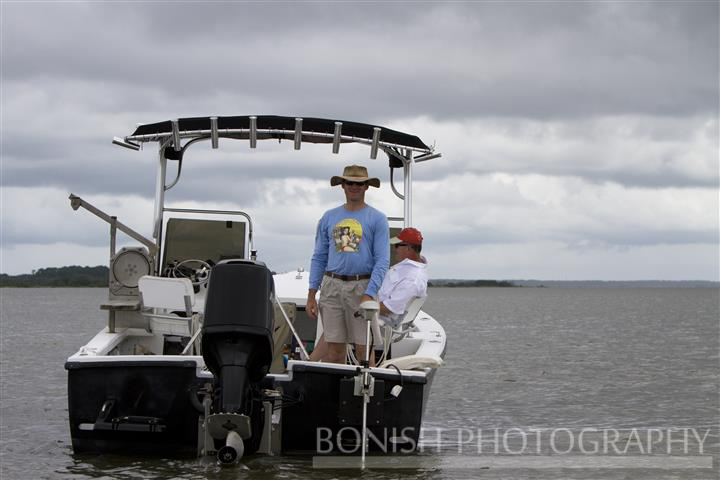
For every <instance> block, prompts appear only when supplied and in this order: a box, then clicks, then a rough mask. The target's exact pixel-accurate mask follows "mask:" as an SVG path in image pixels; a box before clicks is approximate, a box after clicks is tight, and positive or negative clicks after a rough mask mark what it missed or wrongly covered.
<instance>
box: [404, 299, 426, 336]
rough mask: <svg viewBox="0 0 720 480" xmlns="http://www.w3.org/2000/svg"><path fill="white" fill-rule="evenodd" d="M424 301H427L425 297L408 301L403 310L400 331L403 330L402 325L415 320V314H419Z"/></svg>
mask: <svg viewBox="0 0 720 480" xmlns="http://www.w3.org/2000/svg"><path fill="white" fill-rule="evenodd" d="M425 300H427V295H426V296H424V297H412V298H411V299H410V302H409V303H408V305H407V307H406V309H405V315H403V318H402V320H401V321H400V327H399V328H400V329H402V328H403V325H406V324H408V323H410V322H412V321H413V320H415V317H417V314H418V313H419V312H420V309H421V308H422V306H423V304H424V303H425Z"/></svg>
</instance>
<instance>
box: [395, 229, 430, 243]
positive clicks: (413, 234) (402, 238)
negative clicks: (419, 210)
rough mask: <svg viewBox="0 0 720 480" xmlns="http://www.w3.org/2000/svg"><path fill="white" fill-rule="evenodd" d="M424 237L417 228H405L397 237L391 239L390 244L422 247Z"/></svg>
mask: <svg viewBox="0 0 720 480" xmlns="http://www.w3.org/2000/svg"><path fill="white" fill-rule="evenodd" d="M422 241H423V236H422V233H420V230H418V229H417V228H412V227H408V228H403V229H402V230H401V231H400V233H398V234H397V236H396V237H393V238H391V239H390V244H392V245H395V244H396V243H407V244H410V245H422Z"/></svg>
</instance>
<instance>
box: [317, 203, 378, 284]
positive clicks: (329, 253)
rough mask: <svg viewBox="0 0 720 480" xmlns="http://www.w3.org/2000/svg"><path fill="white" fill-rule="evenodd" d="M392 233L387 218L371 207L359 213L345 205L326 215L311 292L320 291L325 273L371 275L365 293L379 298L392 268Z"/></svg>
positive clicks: (320, 229) (319, 231) (321, 223)
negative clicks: (389, 267)
mask: <svg viewBox="0 0 720 480" xmlns="http://www.w3.org/2000/svg"><path fill="white" fill-rule="evenodd" d="M389 232H390V230H389V227H388V221H387V217H386V216H385V215H384V214H383V213H382V212H380V211H379V210H377V209H375V208H373V207H371V206H370V205H365V207H364V208H362V209H361V210H357V211H350V210H346V209H345V206H344V205H341V206H339V207H337V208H333V209H331V210H328V211H327V212H325V214H324V215H323V216H322V218H321V219H320V221H319V222H318V225H317V231H316V233H315V251H314V253H313V256H312V261H311V263H310V288H311V289H315V290H317V289H318V288H319V287H320V282H321V281H322V277H323V275H324V273H325V272H333V273H337V274H339V275H366V274H370V275H371V276H370V282H369V283H368V287H367V290H366V291H365V293H366V294H367V295H370V296H372V297H374V296H376V295H377V292H378V290H379V289H380V285H381V284H382V281H383V277H384V276H385V272H386V271H387V269H388V266H389V264H390V244H389V241H390V237H389Z"/></svg>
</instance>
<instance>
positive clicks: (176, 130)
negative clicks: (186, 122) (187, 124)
mask: <svg viewBox="0 0 720 480" xmlns="http://www.w3.org/2000/svg"><path fill="white" fill-rule="evenodd" d="M172 134H173V148H174V149H175V151H176V152H179V151H180V150H182V145H180V123H179V122H178V120H173V121H172Z"/></svg>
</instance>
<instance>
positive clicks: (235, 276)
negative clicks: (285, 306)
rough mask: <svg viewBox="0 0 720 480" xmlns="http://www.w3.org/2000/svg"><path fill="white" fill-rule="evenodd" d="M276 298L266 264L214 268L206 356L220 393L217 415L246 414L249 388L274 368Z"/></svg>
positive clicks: (238, 263) (234, 263)
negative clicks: (223, 413)
mask: <svg viewBox="0 0 720 480" xmlns="http://www.w3.org/2000/svg"><path fill="white" fill-rule="evenodd" d="M274 294H275V293H274V282H273V277H272V273H271V272H270V270H268V268H267V267H266V266H265V264H264V263H262V262H257V261H249V260H224V261H222V262H219V263H218V264H217V265H215V266H214V267H213V270H212V274H211V276H210V282H209V284H208V292H207V297H206V300H205V315H204V323H203V328H202V355H203V358H204V360H205V364H206V365H207V367H208V368H209V369H210V371H211V372H212V373H213V375H214V376H215V383H216V386H217V387H219V389H220V392H221V395H220V398H219V399H216V403H215V406H216V411H221V412H227V413H246V411H247V410H248V407H249V405H247V403H248V402H247V400H248V396H249V390H250V387H251V385H252V384H256V383H258V382H260V381H261V380H262V379H263V377H265V375H266V374H267V372H268V370H269V369H270V364H271V363H272V351H273V338H272V332H273V315H274V314H273V307H272V302H273V299H274Z"/></svg>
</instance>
